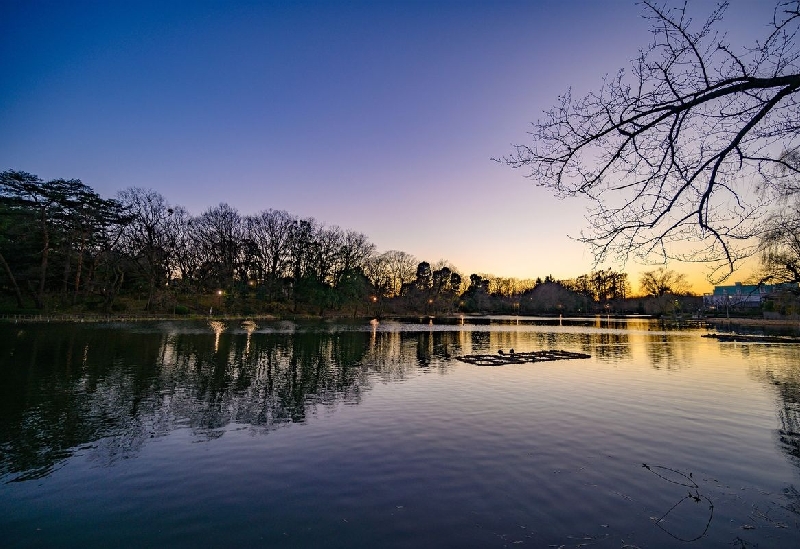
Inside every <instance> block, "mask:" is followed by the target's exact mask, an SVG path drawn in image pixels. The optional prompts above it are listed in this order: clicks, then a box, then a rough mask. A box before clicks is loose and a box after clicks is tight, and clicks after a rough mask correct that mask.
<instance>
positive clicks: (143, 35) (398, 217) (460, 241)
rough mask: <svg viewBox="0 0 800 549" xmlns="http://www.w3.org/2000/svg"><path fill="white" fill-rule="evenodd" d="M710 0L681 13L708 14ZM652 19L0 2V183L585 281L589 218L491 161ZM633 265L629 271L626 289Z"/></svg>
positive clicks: (511, 8) (597, 14) (536, 8)
mask: <svg viewBox="0 0 800 549" xmlns="http://www.w3.org/2000/svg"><path fill="white" fill-rule="evenodd" d="M735 4H736V5H735V6H733V7H732V8H731V9H730V10H729V14H728V17H727V18H726V21H725V23H726V27H729V28H730V29H731V36H732V37H735V36H737V33H741V34H743V35H755V36H757V35H759V34H761V33H760V32H759V31H760V30H762V29H764V28H765V25H766V23H767V22H768V20H769V17H770V15H771V5H770V2H761V1H755V0H754V1H749V2H748V1H744V2H742V1H739V2H735ZM712 6H713V4H712V3H711V2H708V1H694V2H690V10H692V11H693V12H695V11H696V13H697V18H698V19H704V17H705V15H706V14H707V13H708V12H709V10H710V9H711V7H712ZM642 13H643V12H642V10H641V8H640V7H639V6H636V5H635V3H634V2H633V1H628V0H625V1H621V0H607V1H602V2H601V1H585V0H583V1H573V2H570V1H552V2H550V1H505V2H504V1H482V2H469V1H449V2H442V1H437V2H434V1H430V2H423V1H410V2H388V1H375V2H256V1H253V2H234V1H229V2H203V1H186V2H177V1H159V2H152V3H148V2H133V1H130V2H122V1H115V0H110V1H103V2H94V3H84V2H73V1H70V2H62V1H56V2H32V1H24V2H23V1H15V0H11V1H9V0H5V1H4V2H2V5H0V70H2V78H0V169H19V170H24V171H28V172H31V173H35V174H37V175H39V176H40V177H42V178H43V179H51V178H57V177H65V178H79V179H81V180H82V181H83V182H84V183H86V184H87V185H90V186H91V187H93V188H94V189H95V190H97V191H98V192H99V193H100V194H101V195H103V196H105V197H112V196H114V195H115V194H116V193H117V191H119V190H121V189H124V188H126V187H130V186H140V187H145V188H152V189H155V190H158V191H159V192H161V193H162V194H163V195H164V196H165V197H166V198H167V200H168V201H170V202H171V203H174V204H181V205H183V206H185V207H186V208H187V209H188V210H189V211H190V212H192V213H193V214H198V213H201V212H202V211H204V210H205V209H207V208H208V207H210V206H214V205H216V204H218V203H220V202H227V203H228V204H230V205H232V206H233V207H235V208H237V209H238V210H239V211H240V213H242V214H250V213H255V212H257V211H260V210H264V209H268V208H274V209H285V210H288V211H289V212H290V213H293V214H295V215H298V216H302V217H315V218H316V219H317V220H319V221H321V222H324V223H326V224H328V225H339V226H341V227H343V228H346V229H354V230H358V231H361V232H363V233H365V234H367V235H368V236H369V238H370V239H371V240H372V241H373V242H374V243H375V244H376V245H377V246H378V249H379V250H380V251H386V250H390V249H399V250H403V251H406V252H408V253H411V254H413V255H415V256H416V257H417V258H419V259H420V260H427V261H430V262H435V261H437V260H438V259H441V258H444V259H448V260H449V261H451V262H452V263H453V264H454V265H455V266H456V267H458V268H459V269H460V270H461V271H462V272H463V273H464V274H465V275H469V274H470V273H473V272H483V273H494V274H496V275H499V276H515V277H519V278H527V277H533V278H535V277H537V276H542V277H544V276H545V275H547V274H553V275H554V276H556V277H557V278H561V277H563V278H566V277H573V276H577V275H579V274H582V273H585V272H588V271H589V270H590V269H591V268H592V258H591V256H590V254H589V253H588V251H587V250H586V249H585V248H584V247H583V246H582V245H581V244H579V243H577V242H574V241H572V240H570V239H569V238H568V236H567V235H572V236H576V235H577V234H578V233H579V232H580V229H581V228H582V227H583V226H584V220H583V216H584V211H583V205H582V203H581V202H580V201H559V200H556V199H554V198H553V197H552V196H551V195H550V193H549V192H548V191H547V190H546V189H542V188H539V187H536V186H534V185H533V184H532V182H530V181H529V180H527V179H525V178H523V177H522V175H523V174H522V173H521V172H518V171H513V170H511V169H509V168H506V167H504V166H501V165H498V164H496V163H494V162H492V161H491V160H490V158H491V157H496V156H502V155H504V154H507V153H509V152H510V151H511V147H510V144H511V143H515V142H525V139H526V135H525V132H526V130H527V128H528V124H529V123H530V122H531V121H533V120H535V119H536V118H538V117H539V115H540V113H541V112H542V111H543V110H545V109H547V108H549V107H550V106H551V105H552V104H553V103H554V101H555V99H556V97H557V96H558V95H559V94H560V93H563V92H565V91H566V90H567V89H568V88H569V87H572V89H573V93H575V94H578V95H582V94H583V93H585V92H587V91H589V90H590V89H592V88H594V87H596V86H597V85H598V84H599V82H600V81H601V79H602V77H603V75H604V74H606V73H613V72H616V70H617V69H619V68H623V67H628V66H629V60H630V59H632V58H633V57H635V56H636V53H637V49H638V48H639V47H643V46H645V45H646V43H647V41H648V40H649V36H650V35H649V27H648V24H647V22H646V21H645V20H644V19H642V17H641V15H642ZM732 41H733V42H734V43H735V42H736V41H735V40H732ZM601 267H613V268H619V267H620V266H618V265H601ZM673 267H674V268H675V269H676V270H679V271H682V272H687V273H688V274H691V273H690V268H689V267H684V266H681V265H674V266H673ZM641 270H642V267H641V266H638V265H631V264H629V265H628V266H626V271H628V272H630V273H632V278H633V280H632V281H633V282H634V286H637V284H636V280H637V279H638V276H636V273H637V272H639V271H641ZM692 280H693V281H694V282H697V281H702V277H701V276H700V277H694V276H693V277H692ZM697 289H698V290H704V289H706V288H705V287H701V286H698V287H697Z"/></svg>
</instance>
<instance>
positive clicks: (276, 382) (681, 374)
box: [0, 317, 800, 547]
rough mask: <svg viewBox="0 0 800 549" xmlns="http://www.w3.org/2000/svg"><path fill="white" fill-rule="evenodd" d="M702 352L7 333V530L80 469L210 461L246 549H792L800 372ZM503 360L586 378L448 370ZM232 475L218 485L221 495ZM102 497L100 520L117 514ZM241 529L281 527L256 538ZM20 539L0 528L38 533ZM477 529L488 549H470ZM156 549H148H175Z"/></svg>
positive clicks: (790, 356)
mask: <svg viewBox="0 0 800 549" xmlns="http://www.w3.org/2000/svg"><path fill="white" fill-rule="evenodd" d="M702 333H703V331H702V330H698V329H694V330H692V329H688V330H687V329H681V330H667V329H665V327H664V326H662V325H659V324H657V323H653V322H649V321H645V320H627V321H625V320H617V319H609V318H603V317H598V318H587V319H578V320H574V319H547V320H542V319H536V320H531V319H526V318H524V317H519V318H509V317H492V318H477V319H476V318H469V317H467V318H456V319H453V320H452V322H445V323H430V321H429V319H427V318H426V319H421V320H414V319H412V320H411V321H409V322H400V321H385V322H384V321H382V322H377V321H373V322H371V323H363V324H362V323H349V324H348V323H330V322H307V323H295V322H261V321H260V322H259V323H258V324H256V323H254V322H252V321H245V322H242V323H240V322H233V321H229V322H227V323H222V322H219V321H212V322H209V323H190V322H185V323H150V324H135V325H130V324H129V325H92V326H87V325H48V324H31V325H0V482H2V483H3V484H0V510H2V509H6V507H5V506H4V505H3V501H4V500H5V501H6V503H7V504H8V508H9V509H11V508H14V509H22V511H19V513H21V514H20V515H19V516H20V517H24V516H26V515H25V513H31V516H37V517H38V516H39V515H36V513H38V512H39V511H37V509H39V506H38V505H37V504H29V505H27V506H26V505H19V504H18V502H15V501H14V498H15V497H18V498H23V496H25V497H27V495H26V494H27V492H26V491H25V490H26V488H25V487H27V486H35V485H36V483H33V482H26V481H31V480H33V479H38V480H37V482H40V483H43V485H44V486H51V484H50V483H53V484H56V485H58V484H57V483H59V482H65V479H66V478H68V475H67V474H66V473H64V471H65V470H71V471H72V472H71V473H70V474H75V475H77V474H78V473H77V472H76V471H82V469H81V468H80V467H79V465H78V464H80V463H89V464H90V468H89V469H88V471H89V472H82V473H81V474H82V475H88V477H86V478H90V479H95V481H96V482H100V481H99V480H97V479H98V478H105V476H106V475H107V476H108V478H109V479H110V480H109V482H110V484H111V485H112V486H115V487H116V486H117V484H119V483H123V484H124V482H125V481H124V475H125V472H127V471H131V470H134V469H135V467H136V466H135V464H136V463H138V462H141V463H151V462H154V463H159V464H160V465H159V467H161V468H164V469H165V470H167V471H172V469H170V468H169V467H168V465H166V464H169V463H171V462H172V461H174V459H180V460H189V461H192V462H196V461H197V460H200V463H205V462H202V459H201V458H198V455H202V452H206V453H208V454H210V455H212V456H216V458H215V459H212V458H209V461H208V462H207V463H205V465H204V466H202V467H200V466H198V467H199V468H198V469H195V470H193V474H194V475H196V476H197V478H198V479H200V481H201V482H202V483H205V484H203V485H204V486H212V485H213V486H214V488H208V491H209V492H210V494H211V495H213V497H215V498H216V497H219V498H224V497H228V498H232V499H235V500H236V501H238V503H237V504H235V505H234V504H231V505H232V507H231V515H230V517H229V518H228V519H226V520H229V521H232V523H236V524H237V525H238V526H237V527H238V528H239V529H240V530H241V535H242V536H243V537H242V538H237V539H239V542H240V543H239V544H240V545H248V544H253V543H256V544H257V543H258V540H259V539H262V536H266V538H264V539H267V540H268V543H267V544H269V543H272V544H273V545H274V544H282V542H283V541H285V539H283V537H282V536H283V535H284V534H283V533H284V532H286V531H287V530H291V528H292V527H290V526H287V525H294V526H293V528H294V530H291V531H292V532H294V535H295V536H296V537H295V538H294V539H295V542H294V546H307V547H313V546H319V540H320V539H321V538H319V537H313V536H311V535H310V534H307V535H306V534H302V535H301V534H300V532H306V531H307V530H309V528H308V526H307V524H305V522H303V521H304V520H306V519H305V518H303V517H306V516H307V515H309V514H310V515H311V516H314V517H316V521H318V522H319V523H320V524H323V526H320V528H323V529H326V530H324V531H325V532H326V534H325V536H327V537H325V539H336V540H338V541H336V543H333V544H332V546H337V545H338V546H342V547H344V546H357V545H364V544H367V545H374V546H397V547H410V546H414V545H415V543H416V542H419V540H420V539H424V540H426V541H429V542H431V543H433V544H434V545H449V544H450V545H452V544H455V545H459V546H463V545H465V544H466V545H473V546H492V544H495V545H497V546H502V545H503V544H511V543H514V542H515V541H526V542H531V543H533V545H534V546H546V545H549V544H556V546H558V545H572V546H574V545H577V544H579V543H581V541H580V539H582V538H580V537H575V536H579V535H581V534H582V535H587V534H586V532H587V531H590V530H591V533H590V534H588V535H589V536H590V537H591V540H590V541H591V542H592V543H595V544H599V545H600V546H608V547H618V546H619V543H617V542H618V541H619V540H620V539H622V538H623V537H626V536H627V537H626V540H628V541H626V543H628V542H630V543H631V544H634V545H636V544H638V545H639V546H650V547H654V546H666V547H668V546H670V543H671V542H674V541H675V540H692V539H699V538H702V539H704V540H706V541H709V542H711V541H713V542H714V543H717V542H720V540H721V541H723V542H724V543H725V544H727V545H730V544H731V543H734V544H735V543H736V539H739V540H740V541H741V544H744V545H741V544H740V545H741V546H749V545H747V544H751V545H754V544H755V543H758V542H760V541H763V542H764V543H765V544H766V545H767V546H769V545H770V543H772V542H773V541H774V540H776V539H780V540H781V541H785V540H787V539H789V540H793V541H797V540H798V539H799V538H800V534H799V533H798V532H800V531H798V530H797V527H796V523H798V522H800V498H798V497H797V494H798V492H797V490H796V489H795V486H796V485H800V480H798V479H800V476H799V475H798V470H800V360H799V359H800V351H798V347H791V346H779V345H755V344H752V345H748V344H729V343H721V342H717V341H716V340H709V339H703V338H701V337H700V335H701V334H702ZM512 348H513V349H515V350H516V351H517V352H529V351H537V350H545V349H562V350H567V351H575V352H582V353H586V354H589V355H591V356H592V357H593V358H592V359H591V360H586V361H568V360H567V361H560V362H553V363H548V364H535V365H534V364H530V365H516V366H507V367H502V368H488V369H487V368H478V367H473V366H470V365H467V364H464V363H461V362H460V361H458V360H455V357H458V356H461V355H465V354H473V353H492V354H494V353H497V351H498V350H500V349H505V350H508V349H512ZM343 417H346V418H348V420H347V422H344V423H342V424H339V423H338V420H337V418H343ZM298 424H302V425H305V426H306V427H305V428H299V427H293V428H291V429H287V428H286V427H289V426H291V425H298ZM242 432H244V433H246V434H247V436H248V437H250V438H246V437H245V438H243V437H242ZM305 433H312V434H313V436H311V435H306V434H305ZM329 433H332V434H329ZM264 435H267V436H264ZM182 436H185V437H188V439H189V441H188V443H186V444H182V443H181V442H180V441H181V440H182V439H181V438H180V437H182ZM176 437H178V438H176ZM327 437H332V440H329V439H328V438H327ZM273 440H276V443H275V446H272V445H270V442H271V441H273ZM278 440H279V441H280V442H279V443H278V442H277V441H278ZM264 441H266V443H265V442H264ZM765 441H766V442H765ZM162 456H163V457H162ZM174 456H179V458H175V457H174ZM267 456H269V459H267ZM234 458H235V459H237V460H238V461H237V462H236V463H237V466H236V467H230V468H228V469H225V467H227V465H228V463H227V462H228V460H230V459H234ZM159 460H161V461H159ZM270 460H271V461H270ZM642 463H647V464H648V467H649V468H647V469H644V470H642V467H641V465H642ZM781 463H783V465H784V466H785V467H787V469H786V470H784V469H782V468H781V465H780V464H781ZM70 467H71V469H70ZM91 467H95V468H96V469H92V468H91ZM204 467H205V468H204ZM327 467H330V471H328V472H327V473H324V474H323V473H322V472H321V471H323V470H326V468H327ZM221 469H224V470H226V471H228V472H226V474H225V475H227V476H224V477H222V479H221V480H212V479H216V478H217V473H218V471H219V470H221ZM239 469H241V472H239ZM787 470H788V471H789V472H788V473H787ZM653 472H656V473H658V474H657V475H654V474H653ZM139 474H141V475H143V478H144V479H145V480H136V482H134V483H133V484H132V485H128V488H127V490H129V491H132V493H133V495H135V496H136V497H137V498H140V499H142V500H143V501H145V502H146V504H143V508H147V506H152V507H153V508H156V509H161V508H162V506H163V505H165V504H163V503H160V502H161V500H163V501H176V502H174V503H171V504H172V505H176V506H178V507H177V509H173V512H174V513H178V515H180V516H182V517H186V516H191V517H194V518H192V519H189V518H184V519H180V520H184V521H188V522H187V526H186V527H187V528H189V529H190V530H192V529H195V530H197V531H198V532H199V531H203V530H202V527H201V526H200V525H203V524H211V523H214V522H215V521H216V520H217V519H218V518H219V517H216V516H210V515H207V514H204V513H205V511H203V510H202V509H203V508H195V503H194V497H195V495H194V494H193V493H192V494H187V493H185V492H183V491H181V490H182V489H181V487H180V484H177V485H176V484H174V483H170V482H167V481H166V480H164V482H165V484H164V486H166V487H167V488H153V487H152V486H151V491H152V495H149V493H148V492H141V491H139V490H140V488H137V487H138V486H139V485H140V484H141V483H147V482H151V484H152V483H155V482H157V481H156V480H149V479H150V478H151V477H153V479H156V478H158V479H160V480H159V481H158V482H160V481H161V480H163V479H161V477H159V476H158V475H161V474H163V475H165V477H164V478H165V479H166V478H170V477H169V474H175V473H174V472H173V473H160V472H159V471H158V469H155V468H152V469H151V468H148V469H146V471H144V472H140V473H139ZM270 475H274V479H273V477H272V476H270ZM665 477H666V480H667V482H665ZM79 478H84V477H79ZM132 478H134V477H132ZM135 478H136V479H138V478H139V477H135ZM259 479H260V480H259ZM265 479H270V480H265ZM670 479H671V480H672V481H675V480H677V482H672V484H674V485H675V486H672V485H671V484H670V482H669V481H670ZM687 479H688V480H687ZM137 482H138V483H140V484H137ZM186 482H190V481H189V480H186ZM270 483H272V484H270ZM681 483H683V484H681ZM251 484H252V485H253V488H252V490H253V493H252V494H250V495H249V496H244V495H239V494H246V493H249V492H248V490H249V488H248V487H249V485H251ZM3 486H5V487H6V488H2V487H3ZM229 486H236V489H235V491H234V493H235V494H237V495H231V494H230V493H229V492H227V491H226V490H228V488H227V487H229ZM276 486H278V488H276ZM687 486H689V487H690V488H691V490H689V492H688V495H687V491H686V489H687V488H686V487H687ZM10 487H19V488H18V490H19V491H13V490H14V489H13V488H10ZM70 489H73V490H74V487H71V488H70ZM3 490H5V491H3ZM164 490H167V492H164ZM168 490H173V491H172V492H169V491H168ZM287 490H289V491H290V492H291V493H292V494H295V495H294V496H293V498H294V499H292V500H290V501H289V502H288V503H287V502H285V501H284V503H283V504H284V505H285V507H280V506H279V505H278V503H275V504H270V505H267V504H266V503H264V502H263V501H262V500H263V497H262V496H261V495H259V494H260V493H262V492H265V493H272V494H273V497H275V498H276V501H283V500H282V499H280V498H282V497H283V495H281V496H280V498H278V497H277V496H275V494H277V493H280V494H285V493H286V491H287ZM55 493H58V491H57V490H56V491H55ZM54 497H55V496H54ZM88 497H91V499H97V503H96V504H95V507H92V513H103V512H105V511H104V510H103V508H104V506H105V505H111V504H110V503H109V501H111V500H112V499H113V496H109V495H107V494H106V495H98V494H91V496H88ZM9 498H10V499H9ZM104 498H105V499H104ZM237 498H239V499H237ZM318 501H324V502H325V503H328V504H330V506H331V508H337V506H336V505H333V503H332V502H334V501H335V502H337V505H338V507H340V508H345V509H349V510H350V513H351V514H350V515H349V516H347V517H339V516H338V515H335V513H334V515H335V516H333V515H331V513H332V511H331V509H330V508H327V507H326V506H325V505H323V504H322V503H316V502H318ZM676 502H677V505H676ZM51 505H53V506H54V509H57V508H58V504H57V503H51ZM120 505H121V507H120V509H123V510H124V509H128V508H127V507H124V505H123V504H120ZM323 507H326V508H323ZM701 507H702V508H701ZM712 507H713V513H712V514H713V516H714V517H718V518H715V520H714V521H713V522H712V521H711V514H710V513H709V509H710V508H712ZM189 509H191V512H190V511H189ZM381 509H389V510H390V512H391V515H390V516H391V517H392V518H391V519H390V518H389V516H387V515H380V514H375V513H378V510H381ZM414 509H417V511H414ZM128 510H129V509H128ZM108 512H109V513H111V511H108ZM258 512H261V513H264V514H263V515H258V516H255V515H254V516H250V515H248V513H258ZM126 513H127V512H123V511H119V514H120V516H125V517H126V520H131V521H133V523H134V524H135V523H136V520H134V519H133V518H132V517H131V516H130V515H128V514H126ZM282 513H283V514H284V515H281V514H282ZM742 513H744V514H742ZM161 514H164V516H168V515H170V513H168V512H166V511H164V512H163V513H161ZM403 514H407V515H408V516H407V517H406V518H403ZM787 514H788V515H787ZM239 515H241V516H242V517H245V516H247V517H249V518H247V519H246V520H245V519H244V518H242V519H241V520H243V521H245V522H246V524H247V525H256V524H262V523H265V521H266V523H269V524H272V523H271V522H270V521H272V520H277V519H275V517H276V516H279V515H280V516H282V517H283V518H282V519H281V520H282V521H283V522H280V521H279V522H278V523H276V524H274V525H272V526H270V527H269V528H270V529H269V530H268V531H267V532H264V531H257V530H250V528H255V526H245V525H244V524H239V523H238V522H236V520H237V519H236V518H234V517H236V516H239ZM353 515H358V516H360V517H361V518H362V520H363V521H364V523H365V524H367V523H368V524H369V527H366V526H365V527H364V528H365V529H364V530H361V531H358V534H357V535H354V537H352V536H351V534H348V531H343V530H342V528H345V527H348V528H356V526H354V525H353ZM332 516H333V518H332ZM787 516H788V517H790V518H792V520H793V522H791V525H790V524H789V522H788V519H787ZM265 517H267V518H265ZM368 517H371V518H369V519H368ZM433 517H435V518H433ZM476 517H478V518H476ZM653 517H655V519H653ZM659 517H660V518H659ZM779 517H780V518H779ZM345 518H346V519H347V522H345V521H344V519H345ZM8 520H9V521H10V522H8V523H4V522H2V521H0V526H4V525H6V526H8V525H12V524H14V525H17V526H15V528H16V527H18V526H19V524H27V523H26V522H25V520H26V519H24V518H15V517H14V516H12V517H10V518H9V519H8ZM30 520H31V521H34V519H30ZM37 520H44V519H41V518H40V519H37ZM65 520H66V519H65ZM109 520H110V519H109ZM138 520H145V519H144V518H142V517H139V519H138ZM176 520H178V519H176ZM308 520H311V519H308ZM395 520H397V521H401V522H398V523H394V522H392V521H395ZM654 520H656V522H657V524H656V525H654V524H653V521H654ZM14 521H17V522H14ZM780 521H783V522H780ZM34 522H35V521H34ZM34 522H31V524H33V523H34ZM312 522H313V521H312ZM476 522H479V523H480V525H481V533H476V532H474V531H470V529H469V525H471V524H472V525H473V526H474V524H476ZM529 523H532V524H533V525H535V528H534V526H533V525H530V524H529ZM751 523H752V524H751ZM779 523H780V524H781V525H782V527H781V528H778V527H777V526H775V524H779ZM392 525H394V526H392ZM489 525H491V527H490V526H489ZM575 525H584V526H580V527H578V526H575ZM752 525H755V526H757V528H756V529H755V530H753V531H751V530H750V529H746V528H745V526H752ZM164 526H165V527H167V525H164ZM173 526H174V525H173ZM522 526H525V528H524V529H523V528H522ZM9 527H10V526H9ZM76 528H77V527H76ZM0 529H2V528H0ZM15 531H17V530H15ZM412 532H413V534H412ZM498 532H499V533H498ZM523 532H524V533H525V535H524V536H523V535H522V533H523ZM659 533H661V534H664V536H665V537H664V538H659V537H657V536H658V535H659ZM318 534H319V533H318ZM54 535H55V534H54ZM205 535H210V534H208V532H206V534H205ZM218 535H223V534H218ZM227 535H229V536H230V535H232V534H230V529H228V534H227ZM319 535H322V534H319ZM153 536H154V537H151V538H147V539H148V540H149V544H159V543H161V544H166V545H175V544H176V543H177V542H176V540H175V539H165V538H161V537H158V536H157V535H156V534H153ZM303 536H306V537H303ZM309 536H311V537H309ZM459 536H460V537H459ZM476 536H477V537H476ZM481 536H485V537H481ZM776 536H777V537H776ZM134 539H135V538H134ZM215 539H217V541H220V542H222V541H230V539H229V538H215ZM477 539H480V540H482V541H481V542H480V543H479V542H477V541H475V540H477ZM404 540H405V541H404ZM459 540H460V541H459ZM765 540H766V541H765ZM94 541H95V542H96V543H97V544H98V545H118V543H116V542H117V541H119V540H118V539H116V538H113V537H109V538H106V539H95V540H94ZM192 543H195V544H196V539H195V541H194V542H192V538H191V536H190V537H188V538H186V539H184V538H180V543H177V544H178V545H180V544H185V545H187V546H189V545H191V544H192ZM128 544H129V545H135V544H132V543H128ZM146 544H148V543H145V545H146ZM416 544H417V545H418V543H416ZM24 545H25V544H22V543H20V546H24ZM31 545H32V546H36V545H37V543H35V541H34V542H32V543H31ZM39 545H41V546H45V545H47V544H46V543H41V544H39ZM776 546H777V545H776Z"/></svg>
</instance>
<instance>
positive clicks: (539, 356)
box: [457, 349, 591, 366]
mask: <svg viewBox="0 0 800 549" xmlns="http://www.w3.org/2000/svg"><path fill="white" fill-rule="evenodd" d="M457 358H458V360H460V361H461V362H466V363H468V364H474V365H476V366H505V365H507V364H528V363H530V362H552V361H554V360H571V359H573V358H591V355H587V354H584V353H574V352H572V351H560V350H557V349H551V350H547V351H532V352H529V353H513V352H512V353H509V354H504V353H503V354H501V353H498V354H496V355H488V354H483V355H481V354H477V355H464V356H460V357H457Z"/></svg>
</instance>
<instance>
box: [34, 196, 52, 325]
mask: <svg viewBox="0 0 800 549" xmlns="http://www.w3.org/2000/svg"><path fill="white" fill-rule="evenodd" d="M41 225H42V240H43V242H42V265H41V268H40V273H39V289H38V290H37V292H36V294H35V300H36V308H37V309H44V288H45V282H46V281H47V259H48V257H49V256H50V232H49V231H48V230H47V208H46V207H42V214H41Z"/></svg>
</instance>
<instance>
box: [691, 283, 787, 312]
mask: <svg viewBox="0 0 800 549" xmlns="http://www.w3.org/2000/svg"><path fill="white" fill-rule="evenodd" d="M796 287H797V284H742V283H741V282H737V283H736V284H734V285H732V286H714V292H713V293H710V294H705V295H703V305H704V306H705V307H707V308H716V309H724V308H726V307H727V308H736V307H738V308H742V307H760V306H761V303H762V302H763V301H764V300H765V299H768V298H769V297H770V296H771V295H772V294H774V293H775V292H779V291H784V290H787V289H790V288H796Z"/></svg>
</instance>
